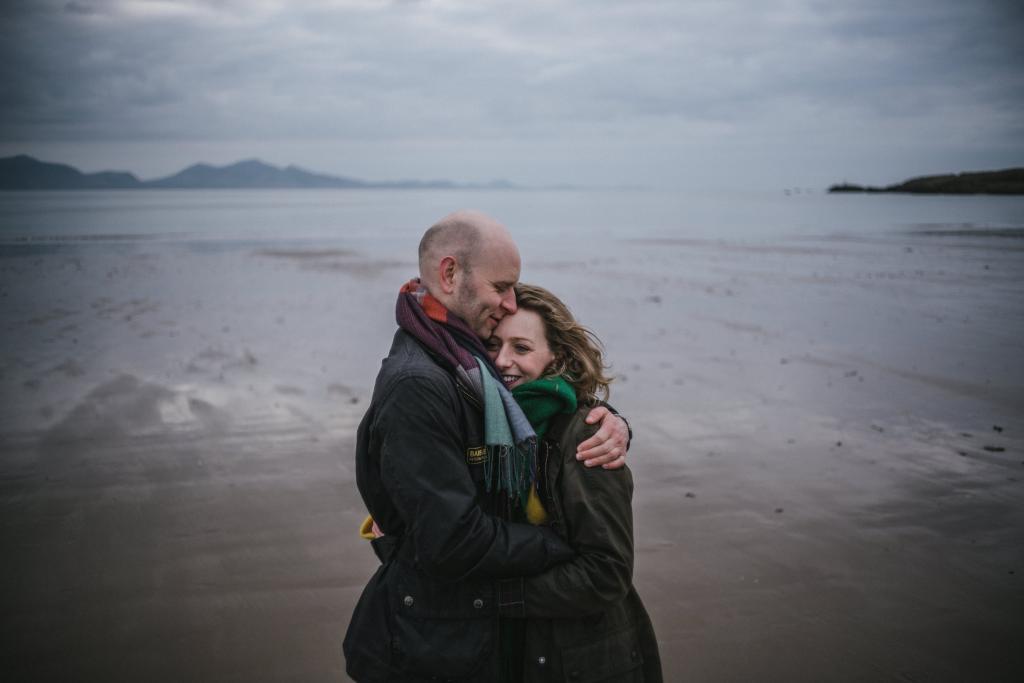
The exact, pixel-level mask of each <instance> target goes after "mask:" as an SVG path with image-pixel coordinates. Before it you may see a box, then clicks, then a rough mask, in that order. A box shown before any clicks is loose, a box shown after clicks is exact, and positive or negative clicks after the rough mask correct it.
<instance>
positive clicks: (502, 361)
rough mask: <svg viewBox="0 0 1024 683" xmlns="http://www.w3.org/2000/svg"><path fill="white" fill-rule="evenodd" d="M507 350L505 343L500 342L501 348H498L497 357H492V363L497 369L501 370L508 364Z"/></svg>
mask: <svg viewBox="0 0 1024 683" xmlns="http://www.w3.org/2000/svg"><path fill="white" fill-rule="evenodd" d="M508 355H509V354H508V351H507V350H506V348H505V345H504V344H502V345H501V348H500V349H498V357H497V358H495V359H494V365H495V366H496V367H497V368H498V369H499V370H503V369H505V368H507V367H508V366H509V359H508Z"/></svg>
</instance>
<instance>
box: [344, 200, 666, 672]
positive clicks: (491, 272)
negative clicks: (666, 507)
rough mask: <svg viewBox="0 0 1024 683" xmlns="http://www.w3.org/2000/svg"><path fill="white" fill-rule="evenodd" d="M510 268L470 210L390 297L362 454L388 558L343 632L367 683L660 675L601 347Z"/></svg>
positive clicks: (430, 245)
mask: <svg viewBox="0 0 1024 683" xmlns="http://www.w3.org/2000/svg"><path fill="white" fill-rule="evenodd" d="M519 268H520V260H519V251H518V249H517V248H516V245H515V243H514V242H513V241H512V238H511V236H510V235H509V233H508V231H507V230H506V229H505V228H504V227H503V226H502V225H501V224H500V223H498V222H496V221H495V220H493V219H492V218H490V217H488V216H486V215H484V214H481V213H478V212H471V211H461V212H458V213H454V214H451V215H449V216H447V217H445V218H443V219H442V220H441V221H439V222H438V223H437V224H436V225H434V226H433V227H431V228H430V229H429V230H427V232H426V233H425V234H424V236H423V239H422V241H421V242H420V247H419V270H420V277H419V278H418V279H414V280H412V281H410V282H408V283H406V284H405V285H404V286H403V287H402V288H401V291H400V293H399V295H398V303H397V306H396V317H397V321H398V328H399V329H398V331H397V332H396V333H395V338H394V342H393V343H392V346H391V351H390V353H389V354H388V357H387V358H386V359H385V360H384V362H383V364H382V367H381V370H380V373H379V374H378V375H377V381H376V385H375V386H374V391H373V399H372V401H371V404H370V407H369V409H368V410H367V412H366V415H365V416H364V418H363V420H362V423H361V424H360V425H359V431H358V437H357V446H356V478H357V483H358V486H359V492H360V494H361V495H362V498H363V501H364V502H365V504H366V506H367V508H368V510H369V512H370V515H371V517H372V528H373V532H372V533H367V535H368V536H369V537H371V538H373V540H372V541H371V542H372V544H373V548H374V551H375V552H376V553H377V556H378V557H379V558H380V559H381V566H380V567H379V568H378V569H377V571H376V573H375V574H374V575H373V577H372V578H371V579H370V580H369V582H368V584H367V586H366V588H365V589H364V590H363V593H362V596H361V597H360V599H359V602H358V604H357V605H356V607H355V610H354V612H353V614H352V620H351V622H350V624H349V628H348V633H347V634H346V636H345V643H344V651H345V658H346V670H347V671H348V674H349V675H350V676H351V677H352V678H353V679H354V680H356V681H359V682H360V683H365V682H376V681H480V682H488V683H490V682H499V683H518V682H519V681H581V682H582V681H660V680H661V665H660V660H659V657H658V648H657V643H656V641H655V638H654V632H653V629H652V627H651V622H650V619H649V618H648V615H647V612H646V610H645V609H644V606H643V604H642V603H641V601H640V598H639V596H638V595H637V593H636V590H635V589H634V588H633V585H632V573H633V523H632V520H633V518H632V511H631V497H632V489H633V484H632V478H631V475H630V473H629V470H628V469H627V468H626V467H624V457H625V452H626V447H627V445H628V428H627V426H626V424H625V421H624V420H623V419H621V418H620V417H619V416H618V415H616V414H615V413H614V412H611V411H609V409H608V407H607V406H606V405H605V404H603V403H602V402H601V400H600V399H601V398H602V397H607V394H608V382H609V380H608V378H607V377H606V376H605V374H604V368H605V365H604V362H603V359H602V355H601V348H600V345H599V342H598V341H597V339H596V338H595V337H594V336H593V335H592V334H591V333H590V332H589V331H588V330H587V329H586V328H584V327H583V326H581V325H580V324H579V323H578V322H576V320H575V319H574V318H573V316H572V314H571V313H570V312H569V309H568V308H567V307H566V306H565V305H564V304H563V303H562V302H561V301H560V300H559V299H558V298H557V297H555V296H554V295H553V294H551V293H550V292H548V291H547V290H545V289H543V288H541V287H535V286H531V285H525V284H519V283H518V280H519ZM370 527H371V520H368V522H367V525H366V529H365V530H366V531H367V532H369V528H370Z"/></svg>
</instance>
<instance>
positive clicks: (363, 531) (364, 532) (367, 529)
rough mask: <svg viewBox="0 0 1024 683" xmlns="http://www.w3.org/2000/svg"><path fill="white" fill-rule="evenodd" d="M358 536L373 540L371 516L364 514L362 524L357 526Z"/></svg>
mask: <svg viewBox="0 0 1024 683" xmlns="http://www.w3.org/2000/svg"><path fill="white" fill-rule="evenodd" d="M359 538H365V539H366V540H367V541H372V540H373V516H372V515H366V519H364V520H363V523H362V525H360V527H359Z"/></svg>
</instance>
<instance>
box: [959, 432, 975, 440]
mask: <svg viewBox="0 0 1024 683" xmlns="http://www.w3.org/2000/svg"><path fill="white" fill-rule="evenodd" d="M960 436H966V437H967V438H968V439H969V438H971V436H972V435H971V434H970V433H969V432H960Z"/></svg>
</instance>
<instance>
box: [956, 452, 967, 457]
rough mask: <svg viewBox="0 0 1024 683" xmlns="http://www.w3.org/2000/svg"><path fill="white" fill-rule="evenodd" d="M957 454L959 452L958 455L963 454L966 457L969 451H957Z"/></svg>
mask: <svg viewBox="0 0 1024 683" xmlns="http://www.w3.org/2000/svg"><path fill="white" fill-rule="evenodd" d="M956 454H957V455H962V456H963V457H965V458H966V457H967V453H965V452H963V451H957V452H956Z"/></svg>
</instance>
